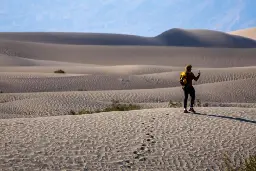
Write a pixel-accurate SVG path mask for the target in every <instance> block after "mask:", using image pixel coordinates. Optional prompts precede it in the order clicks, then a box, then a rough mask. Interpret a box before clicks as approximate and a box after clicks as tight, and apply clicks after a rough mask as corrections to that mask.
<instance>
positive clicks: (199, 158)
mask: <svg viewBox="0 0 256 171" xmlns="http://www.w3.org/2000/svg"><path fill="white" fill-rule="evenodd" d="M198 110H199V112H200V113H202V114H203V113H206V114H207V115H194V114H183V113H181V112H180V109H147V110H139V111H128V112H110V113H99V114H94V115H82V116H53V117H41V118H29V119H25V118H19V119H2V120H0V132H1V134H0V138H1V145H0V168H1V169H2V170H56V171H58V170H81V171H82V170H88V171H91V170H149V171H150V170H152V171H153V170H199V171H200V170H206V169H209V170H220V169H221V167H222V164H223V163H222V161H221V160H222V154H223V153H224V152H226V153H228V154H229V155H230V156H231V159H232V161H234V162H235V163H236V164H238V163H239V162H240V161H239V158H240V157H241V156H244V157H248V156H249V155H250V154H255V152H256V143H255V142H256V124H255V123H253V122H249V121H252V120H256V115H255V113H256V109H242V108H199V109H198ZM210 115H211V116H210ZM218 116H219V117H218ZM222 116H233V117H240V118H244V121H238V120H235V119H228V118H224V117H222Z"/></svg>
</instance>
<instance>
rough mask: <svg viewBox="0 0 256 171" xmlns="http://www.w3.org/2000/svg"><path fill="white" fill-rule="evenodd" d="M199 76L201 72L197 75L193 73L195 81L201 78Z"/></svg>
mask: <svg viewBox="0 0 256 171" xmlns="http://www.w3.org/2000/svg"><path fill="white" fill-rule="evenodd" d="M199 77H200V73H198V75H197V76H195V75H194V74H193V79H194V80H195V81H197V80H198V79H199Z"/></svg>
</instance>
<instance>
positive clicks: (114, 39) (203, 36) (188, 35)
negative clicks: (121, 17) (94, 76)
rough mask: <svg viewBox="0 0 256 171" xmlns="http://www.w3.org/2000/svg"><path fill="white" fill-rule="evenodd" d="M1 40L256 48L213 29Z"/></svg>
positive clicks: (0, 35) (2, 36)
mask: <svg viewBox="0 0 256 171" xmlns="http://www.w3.org/2000/svg"><path fill="white" fill-rule="evenodd" d="M1 40H12V41H26V42H38V43H53V44H73V45H132V46H133V45H134V46H137V45H141V46H149V45H151V46H182V47H220V48H256V41H255V40H252V39H249V38H245V37H241V36H236V35H230V34H227V33H223V32H218V31H212V30H186V29H177V28H174V29H170V30H168V31H165V32H163V33H162V34H160V35H158V36H155V37H142V36H136V35H125V34H106V33H57V32H56V33H48V32H45V33H42V32H41V33H37V32H35V33H0V41H1Z"/></svg>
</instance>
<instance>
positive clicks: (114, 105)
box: [73, 100, 141, 115]
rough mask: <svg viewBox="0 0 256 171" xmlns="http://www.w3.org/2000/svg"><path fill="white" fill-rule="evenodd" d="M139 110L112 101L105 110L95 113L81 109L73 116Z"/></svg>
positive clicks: (136, 107)
mask: <svg viewBox="0 0 256 171" xmlns="http://www.w3.org/2000/svg"><path fill="white" fill-rule="evenodd" d="M139 109H141V107H140V106H139V105H134V104H120V103H119V101H116V100H112V104H111V106H109V107H106V108H105V109H102V110H95V111H90V110H87V109H83V110H81V111H79V112H78V113H75V115H81V114H92V113H100V112H111V111H129V110H139ZM73 114H74V113H73Z"/></svg>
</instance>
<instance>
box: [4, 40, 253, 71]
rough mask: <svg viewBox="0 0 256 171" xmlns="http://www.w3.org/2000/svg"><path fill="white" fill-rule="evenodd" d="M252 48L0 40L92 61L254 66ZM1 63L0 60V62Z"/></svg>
mask: <svg viewBox="0 0 256 171" xmlns="http://www.w3.org/2000/svg"><path fill="white" fill-rule="evenodd" d="M255 53H256V48H250V49H241V48H240V49H239V48H191V47H145V46H139V47H137V46H119V47H116V46H82V45H59V44H48V43H47V44H46V43H30V42H13V41H0V54H5V55H8V56H18V57H23V58H28V59H35V60H52V61H60V62H73V63H81V64H94V65H165V66H177V67H180V66H184V65H186V64H187V63H191V64H193V66H197V67H218V68H220V67H243V66H255V65H256V60H255ZM1 65H2V64H1Z"/></svg>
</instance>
